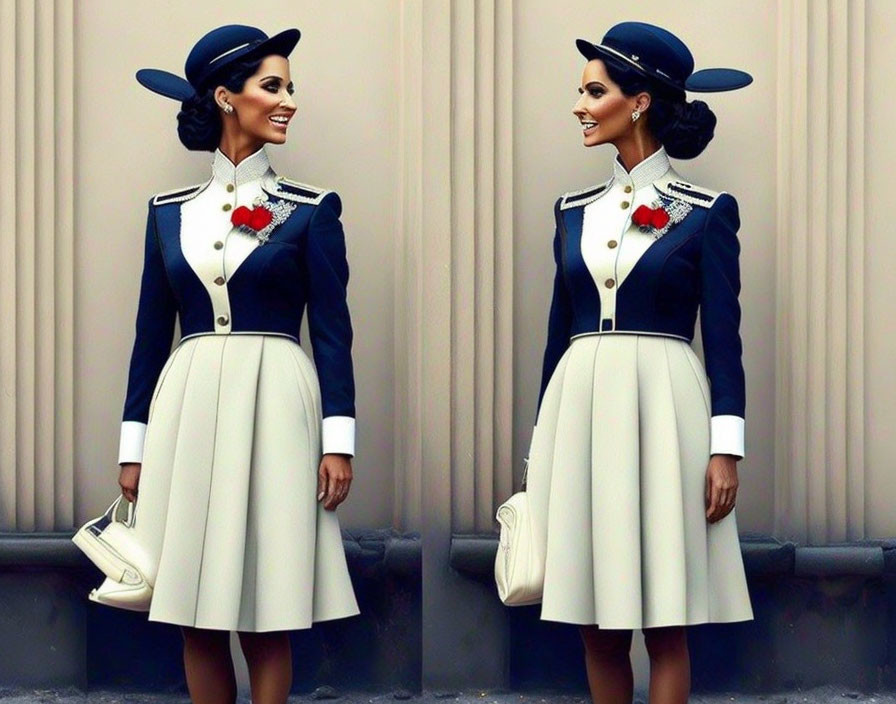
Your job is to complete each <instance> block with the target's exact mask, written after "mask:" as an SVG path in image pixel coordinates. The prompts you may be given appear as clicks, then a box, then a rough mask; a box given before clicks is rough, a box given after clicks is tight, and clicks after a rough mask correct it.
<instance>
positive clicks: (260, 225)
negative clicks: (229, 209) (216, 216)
mask: <svg viewBox="0 0 896 704" xmlns="http://www.w3.org/2000/svg"><path fill="white" fill-rule="evenodd" d="M273 218H274V215H273V213H271V211H270V210H268V209H267V208H265V207H264V206H263V205H256V206H254V207H253V208H251V209H250V208H247V207H246V206H245V205H241V206H240V207H239V208H237V209H236V210H234V211H233V213H232V214H231V215H230V222H231V223H233V226H234V227H248V228H251V229H253V230H255V231H256V232H258V231H259V230H263V229H264V228H266V227H267V226H268V225H270V224H271V220H273Z"/></svg>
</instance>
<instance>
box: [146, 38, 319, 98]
mask: <svg viewBox="0 0 896 704" xmlns="http://www.w3.org/2000/svg"><path fill="white" fill-rule="evenodd" d="M301 36H302V34H301V32H299V30H298V29H287V30H285V31H283V32H280V33H279V34H275V35H274V36H272V37H269V36H268V35H267V34H265V33H264V32H262V31H261V30H260V29H258V28H257V27H249V26H247V25H242V24H228V25H224V26H223V27H218V28H217V29H213V30H212V31H211V32H209V33H208V34H206V35H205V36H204V37H202V39H200V40H199V41H198V42H196V45H195V46H194V47H193V48H192V50H190V54H189V56H187V61H186V64H185V65H184V73H185V75H186V78H181V77H180V76H176V75H175V74H173V73H169V72H168V71H162V70H160V69H156V68H143V69H140V70H139V71H137V80H138V81H139V82H140V84H141V85H142V86H144V87H145V88H149V90H151V91H153V92H154V93H158V94H159V95H164V96H165V97H166V98H173V99H175V100H179V101H181V102H183V101H185V100H189V99H190V98H192V97H193V96H195V95H196V94H197V93H198V92H199V91H201V90H203V89H204V88H207V87H208V86H207V85H206V84H207V83H208V81H209V79H210V78H212V77H213V76H214V75H216V74H218V73H220V72H221V70H222V69H223V68H224V67H226V66H227V65H228V64H232V63H233V62H234V61H239V60H241V59H249V58H255V57H261V56H269V55H271V54H276V55H277V56H283V57H288V56H289V54H290V52H292V50H293V49H294V48H295V46H296V44H297V43H298V41H299V38H300V37H301Z"/></svg>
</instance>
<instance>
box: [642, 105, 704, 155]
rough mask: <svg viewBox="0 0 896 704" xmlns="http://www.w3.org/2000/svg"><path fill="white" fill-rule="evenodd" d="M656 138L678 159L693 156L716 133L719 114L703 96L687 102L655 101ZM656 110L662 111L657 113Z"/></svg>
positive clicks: (654, 122)
mask: <svg viewBox="0 0 896 704" xmlns="http://www.w3.org/2000/svg"><path fill="white" fill-rule="evenodd" d="M654 108H658V110H655V111H654V119H653V121H652V122H651V124H654V125H656V128H655V135H656V138H657V139H658V140H659V141H660V142H661V143H662V145H663V146H664V147H665V148H666V152H667V153H668V154H669V156H671V157H673V158H676V159H693V158H694V157H695V156H697V155H698V154H700V152H702V151H703V150H704V149H706V145H707V144H709V142H710V140H712V137H713V131H714V130H715V126H716V116H715V113H713V111H712V110H710V109H709V106H708V105H707V104H706V103H704V102H703V101H702V100H694V101H692V102H690V103H688V102H684V101H681V102H678V101H676V102H669V101H665V100H658V101H655V102H654V103H653V104H652V105H651V110H654ZM657 112H658V113H659V114H657Z"/></svg>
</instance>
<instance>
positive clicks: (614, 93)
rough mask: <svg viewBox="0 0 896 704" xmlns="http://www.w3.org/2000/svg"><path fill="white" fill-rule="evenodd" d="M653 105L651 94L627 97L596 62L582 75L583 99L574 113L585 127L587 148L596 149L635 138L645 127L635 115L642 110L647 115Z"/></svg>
mask: <svg viewBox="0 0 896 704" xmlns="http://www.w3.org/2000/svg"><path fill="white" fill-rule="evenodd" d="M649 105H650V95H649V94H648V93H638V94H637V95H634V96H629V95H625V93H623V92H622V89H621V88H620V87H619V85H618V84H617V83H614V82H613V81H612V79H611V78H610V76H609V75H608V74H607V69H606V67H605V66H604V62H603V61H601V60H600V59H592V60H591V61H589V62H588V63H587V64H585V70H584V71H583V72H582V86H581V87H580V88H579V99H578V101H577V102H576V104H575V106H574V107H573V110H572V113H573V115H575V116H576V117H577V118H578V119H579V122H580V123H581V125H582V131H583V134H584V136H585V146H586V147H593V146H596V145H598V144H607V143H608V142H609V143H613V144H618V143H619V142H620V141H623V140H625V139H627V138H629V137H631V136H632V135H633V134H634V133H635V130H636V129H639V128H640V127H641V126H640V125H638V123H637V122H633V121H632V112H633V111H634V110H635V109H638V110H640V111H641V112H642V113H643V112H644V111H645V110H646V109H647V107H648V106H649ZM644 122H646V120H645V121H644Z"/></svg>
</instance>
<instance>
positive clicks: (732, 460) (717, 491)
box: [706, 455, 738, 523]
mask: <svg viewBox="0 0 896 704" xmlns="http://www.w3.org/2000/svg"><path fill="white" fill-rule="evenodd" d="M737 485H738V482H737V457H735V456H734V455H713V456H712V457H710V458H709V466H708V467H707V468H706V506H707V508H706V520H707V521H709V522H710V523H715V522H716V521H720V520H722V519H723V518H724V517H725V516H727V515H728V514H729V513H731V511H732V509H734V504H735V499H736V498H737Z"/></svg>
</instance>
